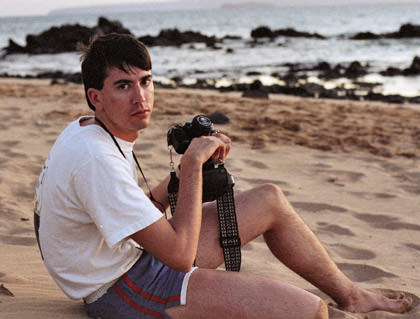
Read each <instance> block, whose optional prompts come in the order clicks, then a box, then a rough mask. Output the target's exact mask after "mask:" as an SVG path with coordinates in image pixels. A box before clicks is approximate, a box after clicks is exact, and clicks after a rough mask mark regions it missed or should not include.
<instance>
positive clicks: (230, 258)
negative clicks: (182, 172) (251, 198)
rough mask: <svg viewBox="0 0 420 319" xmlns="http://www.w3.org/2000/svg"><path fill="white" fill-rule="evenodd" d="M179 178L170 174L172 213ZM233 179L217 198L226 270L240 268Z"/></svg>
mask: <svg viewBox="0 0 420 319" xmlns="http://www.w3.org/2000/svg"><path fill="white" fill-rule="evenodd" d="M178 183H179V180H178V179H177V177H176V175H175V174H171V180H170V182H169V186H168V193H169V194H168V197H169V205H170V207H171V213H172V214H174V212H175V207H176V203H177V200H178V186H179V184H178ZM233 185H234V184H233V180H231V183H230V184H229V188H228V190H227V191H226V192H225V193H224V194H223V195H222V196H219V197H218V198H217V215H218V219H219V232H220V246H221V247H222V250H223V258H224V260H225V268H226V270H228V271H240V269H241V239H240V237H239V231H238V223H237V220H236V210H235V198H234V196H233Z"/></svg>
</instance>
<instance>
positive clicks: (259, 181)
mask: <svg viewBox="0 0 420 319" xmlns="http://www.w3.org/2000/svg"><path fill="white" fill-rule="evenodd" d="M241 179H242V180H244V181H246V182H248V183H251V184H256V185H262V184H266V183H270V184H274V185H278V186H283V187H284V186H288V185H289V183H287V182H283V181H278V180H272V179H264V178H245V177H241Z"/></svg>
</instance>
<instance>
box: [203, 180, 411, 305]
mask: <svg viewBox="0 0 420 319" xmlns="http://www.w3.org/2000/svg"><path fill="white" fill-rule="evenodd" d="M235 205H236V213H237V219H238V227H239V233H240V237H241V241H242V244H243V245H245V244H246V243H248V242H249V241H251V240H252V239H254V238H256V237H258V236H259V235H264V238H265V240H266V242H267V245H268V247H269V248H270V250H271V251H272V252H273V254H274V255H275V256H276V257H277V258H278V259H279V260H280V261H281V262H282V263H284V264H285V265H286V266H287V267H289V268H290V269H292V270H293V271H295V272H296V273H297V274H299V275H300V276H302V277H303V278H305V279H306V280H308V281H309V282H311V283H312V284H313V285H315V286H316V287H318V288H319V289H320V290H322V291H323V292H325V293H326V294H328V295H329V296H331V297H332V298H333V299H334V300H335V301H336V302H337V304H338V306H339V307H340V308H341V309H344V310H347V311H352V312H369V311H373V310H385V311H390V312H403V311H404V310H406V309H407V308H408V307H409V305H410V304H411V299H409V298H404V297H403V296H402V295H401V296H399V297H397V298H396V299H389V298H385V297H383V296H380V295H377V294H374V293H371V292H368V291H366V290H364V289H362V288H361V287H359V286H358V285H356V284H355V283H353V282H352V281H351V280H350V279H349V278H348V277H346V276H345V275H344V274H343V273H342V272H341V271H340V270H339V269H338V267H337V266H336V264H335V263H334V262H333V261H332V260H331V258H330V256H329V255H328V253H327V251H326V250H325V249H324V247H323V246H322V244H321V243H320V242H319V240H318V239H317V238H316V236H315V235H314V234H313V232H312V231H311V230H310V229H309V227H308V226H307V225H306V224H305V223H304V222H303V220H302V219H301V218H300V217H299V216H298V214H297V213H296V212H295V210H294V209H293V207H292V206H291V204H290V203H289V201H288V200H287V199H286V197H285V196H284V194H283V193H282V191H281V190H280V189H279V188H278V187H277V186H275V185H272V184H266V185H263V186H261V187H258V188H255V189H252V190H250V191H247V192H244V193H241V194H239V195H236V196H235ZM218 227H219V226H218V220H217V213H216V205H215V204H214V203H211V204H207V205H205V207H204V208H203V226H202V232H201V235H200V243H199V249H198V254H197V265H198V266H199V267H203V268H216V267H217V266H219V265H220V264H221V263H222V262H223V253H222V249H221V248H220V244H219V240H218V238H219V230H218ZM203 287H206V286H205V285H203ZM279 302H281V301H280V300H279Z"/></svg>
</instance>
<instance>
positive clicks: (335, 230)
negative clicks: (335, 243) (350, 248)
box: [317, 222, 356, 236]
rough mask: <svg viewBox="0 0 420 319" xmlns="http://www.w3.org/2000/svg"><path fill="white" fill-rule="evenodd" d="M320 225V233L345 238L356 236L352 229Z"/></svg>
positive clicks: (321, 223)
mask: <svg viewBox="0 0 420 319" xmlns="http://www.w3.org/2000/svg"><path fill="white" fill-rule="evenodd" d="M318 225H319V226H320V227H319V228H318V229H317V230H318V231H319V232H326V233H333V234H336V235H344V236H356V235H355V234H354V233H353V232H352V231H351V230H350V229H348V228H345V227H341V226H339V225H334V224H328V223H323V222H319V223H318Z"/></svg>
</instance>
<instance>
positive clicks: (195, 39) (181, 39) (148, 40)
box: [138, 28, 217, 47]
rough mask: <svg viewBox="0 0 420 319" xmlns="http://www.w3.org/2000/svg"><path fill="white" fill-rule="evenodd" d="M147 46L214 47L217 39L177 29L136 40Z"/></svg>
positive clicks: (165, 30)
mask: <svg viewBox="0 0 420 319" xmlns="http://www.w3.org/2000/svg"><path fill="white" fill-rule="evenodd" d="M138 39H139V40H140V41H142V42H143V43H144V44H145V45H147V46H181V45H183V44H186V43H205V44H206V46H207V47H214V46H215V44H216V42H217V39H216V37H214V36H211V37H209V36H207V35H204V34H201V33H200V32H195V31H184V32H181V31H179V30H178V29H177V28H174V29H164V30H161V31H160V32H159V34H158V35H157V36H156V37H154V36H151V35H146V36H142V37H139V38H138Z"/></svg>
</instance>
